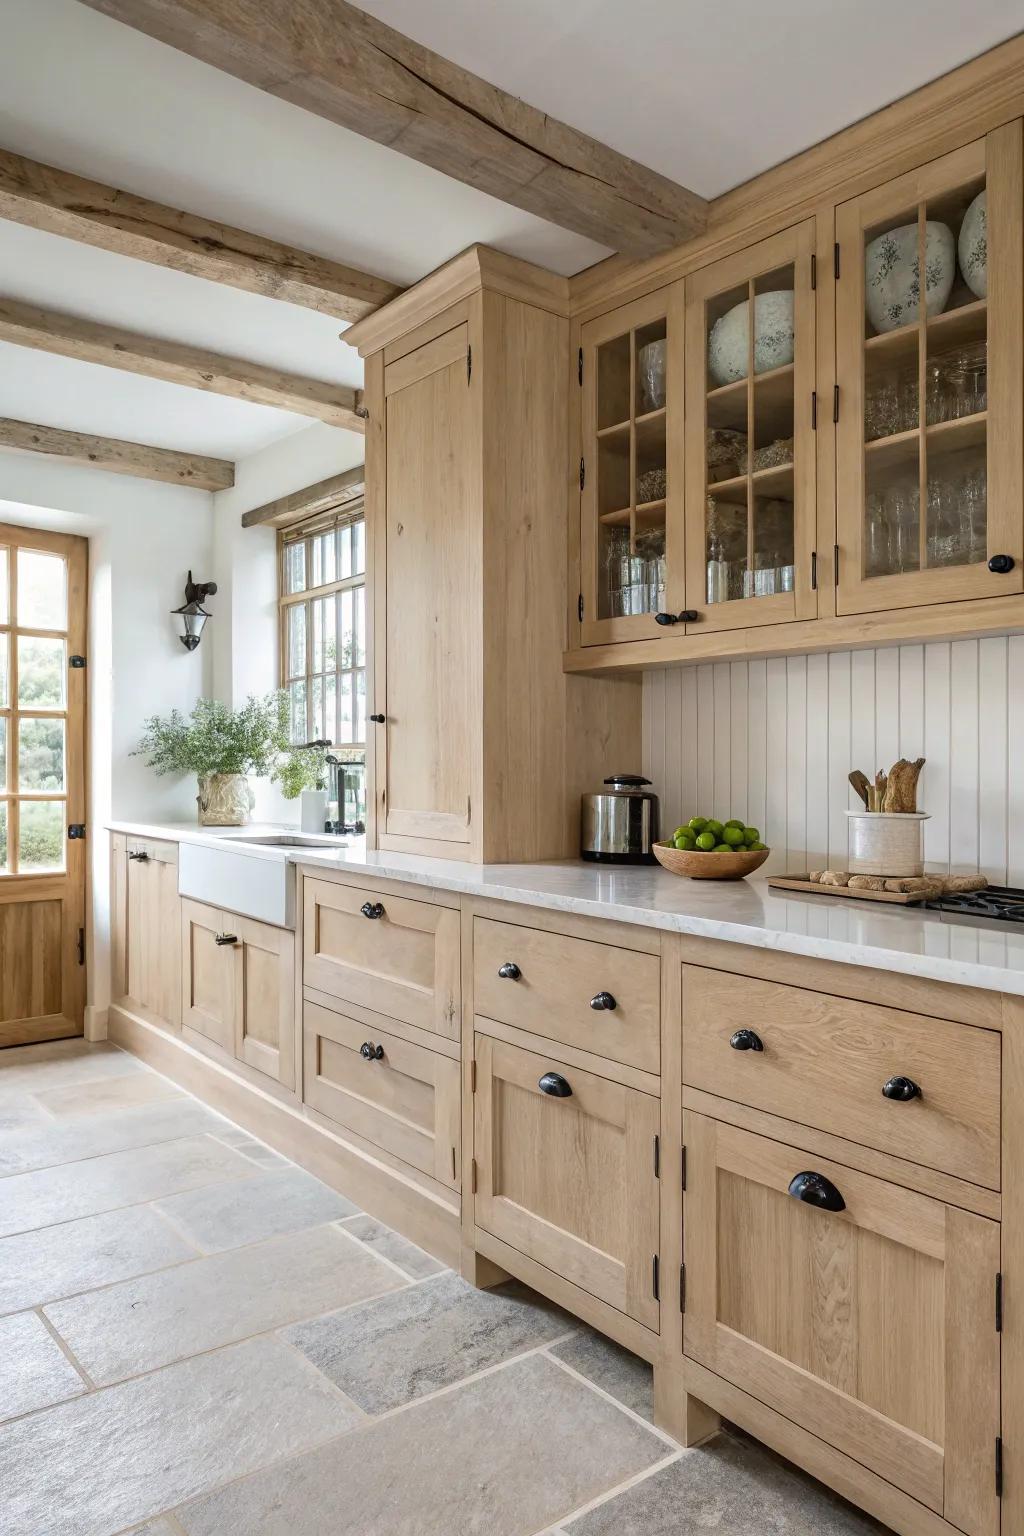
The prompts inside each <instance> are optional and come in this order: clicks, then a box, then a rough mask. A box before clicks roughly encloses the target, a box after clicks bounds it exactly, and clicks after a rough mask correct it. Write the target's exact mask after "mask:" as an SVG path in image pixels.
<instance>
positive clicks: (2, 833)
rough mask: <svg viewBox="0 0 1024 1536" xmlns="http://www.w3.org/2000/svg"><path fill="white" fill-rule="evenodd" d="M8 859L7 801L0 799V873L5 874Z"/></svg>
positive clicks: (8, 867) (8, 863) (7, 868)
mask: <svg viewBox="0 0 1024 1536" xmlns="http://www.w3.org/2000/svg"><path fill="white" fill-rule="evenodd" d="M9 869H10V861H9V859H8V857H7V801H6V800H0V874H2V875H5V874H7V872H8V870H9Z"/></svg>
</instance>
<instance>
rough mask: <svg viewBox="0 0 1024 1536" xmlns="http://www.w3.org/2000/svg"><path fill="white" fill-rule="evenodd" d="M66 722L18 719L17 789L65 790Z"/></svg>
mask: <svg viewBox="0 0 1024 1536" xmlns="http://www.w3.org/2000/svg"><path fill="white" fill-rule="evenodd" d="M64 772H65V770H64V721H63V720H34V719H32V718H31V717H26V716H24V715H23V716H22V717H21V719H20V720H19V721H18V788H19V789H20V790H23V791H24V790H52V791H55V792H62V791H63V790H64V789H65V787H66V786H65V783H64Z"/></svg>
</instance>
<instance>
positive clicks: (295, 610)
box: [288, 603, 306, 677]
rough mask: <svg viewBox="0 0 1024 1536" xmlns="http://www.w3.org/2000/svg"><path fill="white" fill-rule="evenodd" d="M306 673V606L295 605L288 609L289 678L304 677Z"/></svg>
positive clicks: (303, 604)
mask: <svg viewBox="0 0 1024 1536" xmlns="http://www.w3.org/2000/svg"><path fill="white" fill-rule="evenodd" d="M305 672H306V605H305V603H295V604H293V606H292V607H291V608H289V609H288V676H289V677H304V676H305Z"/></svg>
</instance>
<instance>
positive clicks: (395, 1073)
mask: <svg viewBox="0 0 1024 1536" xmlns="http://www.w3.org/2000/svg"><path fill="white" fill-rule="evenodd" d="M302 1018H303V1098H304V1100H305V1102H306V1103H307V1104H309V1105H311V1106H312V1107H313V1108H314V1109H316V1110H319V1112H320V1113H321V1114H322V1115H326V1116H327V1118H328V1119H329V1120H333V1121H335V1122H336V1123H337V1124H338V1125H343V1126H346V1127H347V1128H348V1129H349V1130H350V1131H354V1132H355V1133H356V1134H357V1135H358V1136H363V1137H365V1139H366V1140H367V1141H370V1142H373V1144H374V1146H377V1147H382V1148H383V1149H384V1150H385V1151H386V1152H390V1153H392V1155H393V1156H395V1157H398V1158H401V1160H402V1161H403V1162H404V1163H408V1164H409V1165H410V1166H411V1167H413V1168H418V1169H419V1170H420V1172H421V1173H426V1174H429V1175H430V1176H431V1178H435V1179H437V1180H439V1182H440V1183H442V1184H447V1185H449V1186H451V1187H452V1188H454V1189H457V1188H458V1187H459V1168H460V1166H461V1146H462V1130H461V1123H462V1121H461V1116H462V1110H461V1099H460V1071H459V1063H458V1062H457V1061H455V1060H453V1058H452V1057H450V1056H442V1055H440V1054H439V1052H437V1051H428V1050H426V1049H425V1048H424V1047H423V1046H422V1045H416V1044H414V1043H413V1041H411V1040H405V1039H403V1038H402V1036H401V1035H397V1034H393V1033H392V1032H391V1031H389V1030H388V1029H387V1028H386V1027H385V1028H384V1029H383V1030H382V1029H381V1022H382V1021H381V1019H380V1017H379V1016H378V1015H374V1014H370V1013H368V1012H367V1011H365V1010H364V1009H361V1008H356V1007H351V1008H350V1009H349V1010H347V1011H346V1010H345V1009H344V1005H340V1006H339V1009H338V1010H337V1011H335V1010H334V1009H333V1008H321V1007H320V1006H319V1004H317V1003H311V1002H309V1001H308V1000H307V1001H306V1002H305V1003H304V1004H303V1014H302Z"/></svg>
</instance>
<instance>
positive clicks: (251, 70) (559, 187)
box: [83, 0, 707, 257]
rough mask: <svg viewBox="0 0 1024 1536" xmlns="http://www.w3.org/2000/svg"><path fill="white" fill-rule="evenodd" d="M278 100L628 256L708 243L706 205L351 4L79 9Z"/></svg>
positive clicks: (142, 3)
mask: <svg viewBox="0 0 1024 1536" xmlns="http://www.w3.org/2000/svg"><path fill="white" fill-rule="evenodd" d="M83 3H84V4H86V5H88V6H90V7H91V8H92V9H93V10H95V11H101V12H103V14H104V15H106V16H112V17H114V18H115V19H116V20H118V21H122V22H125V23H126V24H127V25H128V26H131V27H135V28H136V29H137V30H138V31H140V32H145V33H147V34H148V35H149V36H150V37H155V38H159V39H160V41H161V42H165V43H169V44H170V45H171V46H172V47H174V48H178V49H180V50H181V51H182V52H184V53H188V54H191V55H192V56H193V57H194V58H197V59H202V60H203V62H204V63H206V64H212V65H213V66H214V67H215V68H217V69H222V70H224V71H226V73H228V74H230V75H235V76H237V78H239V79H240V80H246V81H248V82H249V84H250V85H255V86H258V87H259V88H260V89H261V90H264V91H267V92H269V93H270V95H272V96H277V97H280V98H281V99H282V100H283V101H290V102H293V103H294V104H295V105H296V106H300V107H303V108H305V109H306V111H308V112H314V113H316V114H317V115H318V116H319V117H325V118H327V119H329V121H331V122H334V123H339V124H340V125H341V126H342V127H343V128H348V129H350V130H351V131H352V132H354V133H359V134H362V135H363V137H364V138H369V139H374V140H375V141H376V142H377V143H378V144H386V145H387V146H388V147H389V148H391V149H395V150H397V151H398V152H399V153H400V154H403V155H408V156H410V158H412V159H413V160H419V161H421V162H422V163H423V164H425V165H430V166H433V167H434V169H435V170H438V171H442V172H444V174H445V175H447V176H453V177H455V178H456V180H458V181H463V182H466V183H467V184H468V185H469V186H471V187H476V188H477V189H478V190H479V191H481V192H487V193H489V194H490V195H491V196H492V197H496V198H499V199H501V201H503V202H506V203H512V204H513V205H514V206H515V207H517V208H523V209H525V210H526V212H528V213H533V214H536V215H537V216H538V217H540V218H542V219H547V220H549V221H550V222H551V223H552V224H557V225H560V226H561V227H562V228H563V229H570V230H573V231H574V232H575V233H576V234H579V235H586V236H587V237H588V238H589V239H591V240H596V241H597V242H598V243H599V244H601V245H606V246H610V247H611V249H612V250H617V251H621V252H623V253H624V254H626V255H629V256H636V257H643V256H653V255H656V254H657V253H658V252H660V251H663V250H667V249H668V248H669V247H670V246H673V245H678V244H679V243H680V241H682V240H686V239H689V238H690V237H691V236H693V235H695V234H699V233H700V232H701V230H702V229H703V228H704V224H705V222H706V215H707V204H706V202H705V200H704V199H703V198H701V197H698V196H697V195H696V193H694V192H691V191H689V190H688V189H687V188H685V187H680V186H678V185H677V184H676V183H675V182H673V181H670V180H669V179H668V178H667V177H665V176H661V175H659V174H658V173H657V172H656V171H652V170H649V169H648V168H647V167H646V166H642V165H639V164H638V163H637V162H636V161H635V160H630V159H628V158H627V156H625V155H620V154H619V153H618V152H617V151H616V150H613V149H610V148H608V146H607V145H605V144H600V143H598V142H597V140H595V139H592V138H590V137H589V136H588V135H587V134H585V133H580V132H578V131H577V130H576V129H575V128H570V127H568V126H567V125H566V124H565V123H560V122H558V121H557V120H556V119H555V118H551V117H549V116H548V115H547V113H545V112H540V111H538V110H537V108H536V107H531V106H529V105H528V104H527V103H526V102H524V101H520V100H518V99H517V98H516V97H514V96H510V95H509V94H508V93H507V92H505V91H502V90H500V89H499V88H498V87H497V86H494V85H489V84H488V83H487V81H485V80H481V79H480V78H479V77H478V76H477V75H472V74H470V73H469V72H468V70H464V69H460V68H459V66H458V65H456V64H452V63H451V62H450V61H449V60H447V59H443V58H441V57H440V56H439V55H438V54H436V53H432V52H431V50H430V49H429V48H423V47H421V46H420V45H419V44H418V43H415V42H413V41H412V39H411V38H408V37H404V36H403V35H402V34H401V33H400V32H395V31H393V30H392V28H391V27H387V26H385V25H384V24H383V23H382V22H379V21H377V20H376V19H375V18H374V17H372V16H368V15H366V14H365V12H363V11H359V10H357V9H356V8H355V6H352V5H349V4H347V3H346V0H83Z"/></svg>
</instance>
